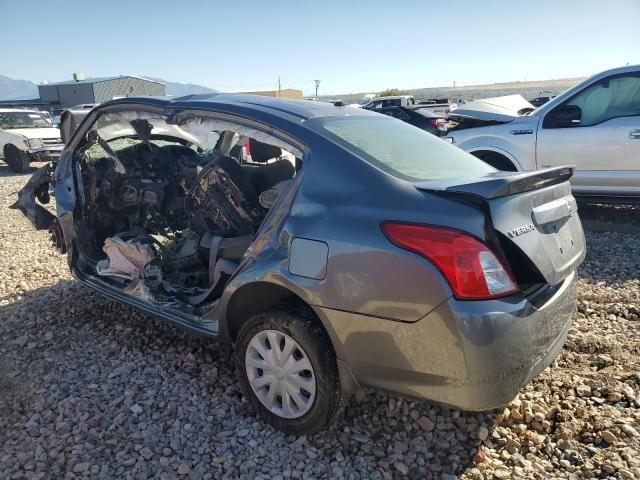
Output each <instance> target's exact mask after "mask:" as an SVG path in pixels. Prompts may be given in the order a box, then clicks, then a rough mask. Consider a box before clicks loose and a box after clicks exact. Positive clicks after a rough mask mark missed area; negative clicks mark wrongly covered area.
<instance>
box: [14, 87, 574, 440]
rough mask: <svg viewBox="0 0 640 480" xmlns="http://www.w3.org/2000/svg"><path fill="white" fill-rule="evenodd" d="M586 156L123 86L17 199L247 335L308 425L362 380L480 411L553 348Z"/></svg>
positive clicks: (279, 403) (350, 115) (385, 120)
mask: <svg viewBox="0 0 640 480" xmlns="http://www.w3.org/2000/svg"><path fill="white" fill-rule="evenodd" d="M572 173H573V169H572V168H571V167H560V168H554V169H548V170H543V171H537V172H530V173H511V172H498V171H496V170H495V169H494V168H492V167H490V166H489V165H487V164H485V163H484V162H482V161H481V160H478V159H477V158H475V157H473V156H471V155H469V154H467V153H465V152H463V151H461V150H459V149H457V148H455V147H453V146H451V145H448V144H447V143H445V142H443V141H442V140H440V139H438V138H436V137H434V136H433V135H430V134H428V133H426V132H423V131H422V130H419V129H417V128H415V127H413V126H411V125H408V124H406V123H404V122H401V121H398V120H396V119H393V118H390V117H387V116H384V115H379V114H376V113H373V112H369V111H367V110H356V109H349V108H345V107H336V106H333V105H325V104H321V103H318V102H305V101H291V100H281V99H274V98H263V97H256V96H243V95H226V94H218V95H205V96H190V97H183V98H180V99H175V100H167V99H152V98H127V99H121V100H114V101H112V102H108V103H105V104H103V105H100V106H98V107H96V108H94V109H93V110H92V111H91V112H89V113H88V114H87V116H86V118H85V119H84V120H83V121H82V123H81V124H80V125H79V127H78V128H77V129H76V131H75V133H74V134H73V136H72V137H71V139H70V141H69V142H68V144H67V147H66V148H65V150H64V151H63V153H62V156H61V157H60V160H59V161H58V162H57V164H56V165H50V166H47V167H45V168H43V169H41V170H39V171H37V172H36V173H35V174H34V176H33V177H32V178H31V180H30V181H29V182H28V183H27V185H26V186H25V187H24V188H23V189H22V190H21V192H20V194H19V199H18V201H17V202H16V203H15V205H14V208H19V209H20V210H22V212H24V213H25V214H26V215H27V216H28V217H29V218H30V219H31V220H32V221H33V223H34V224H35V225H36V226H37V228H40V229H46V228H48V229H50V231H51V233H52V238H53V240H54V243H55V245H56V247H57V249H58V250H59V251H60V252H61V253H66V254H67V256H68V261H69V266H70V268H71V271H72V272H73V274H74V276H75V277H76V278H77V279H78V280H79V281H81V282H82V283H84V284H86V285H88V286H90V287H91V288H94V289H95V290H97V291H98V292H100V293H102V294H104V295H106V296H108V297H111V298H113V299H114V300H116V301H118V302H122V303H126V304H128V305H132V306H134V307H136V308H139V309H141V310H143V311H145V312H148V313H149V314H152V315H155V316H157V317H160V318H163V319H166V320H169V321H171V322H174V323H176V324H179V325H181V326H183V327H186V328H189V329H191V330H194V331H196V332H200V333H204V334H207V335H210V336H212V337H220V338H221V339H223V340H225V341H228V342H230V343H232V344H233V345H234V351H235V353H234V357H235V363H236V365H237V372H238V376H239V381H240V385H241V386H242V389H243V391H244V394H245V396H246V397H247V398H248V399H249V400H250V402H251V404H252V405H253V407H254V408H255V409H256V411H257V412H258V413H259V414H260V415H261V416H262V418H264V419H265V420H266V421H267V422H269V423H270V424H272V425H273V426H275V427H276V428H279V429H281V430H283V431H285V432H288V433H293V434H301V433H310V432H314V431H317V430H319V429H322V428H325V427H326V425H327V424H328V423H330V422H331V421H332V420H333V419H334V418H335V417H336V416H337V415H338V413H339V412H340V410H341V408H342V406H343V404H344V401H345V399H346V398H348V396H349V394H351V393H353V392H354V391H356V390H357V389H359V388H362V387H365V386H370V387H377V388H382V389H387V390H392V391H395V392H399V393H401V394H404V395H408V396H412V397H416V398H422V399H429V400H434V401H437V402H441V403H444V404H447V405H451V406H455V407H459V408H462V409H470V410H485V409H490V408H493V407H496V406H499V405H502V404H505V403H507V402H509V401H510V400H512V399H513V397H514V396H515V395H516V394H517V393H518V390H519V389H520V388H521V387H522V386H523V385H525V384H526V383H527V382H528V381H529V380H530V379H531V378H533V377H534V376H535V375H536V374H537V373H539V372H540V371H541V370H542V369H544V368H545V367H546V366H547V365H549V364H550V363H551V361H552V360H553V358H554V357H555V356H556V355H557V353H558V352H559V350H560V349H561V347H562V345H563V343H564V340H565V338H566V335H567V331H568V329H569V325H570V321H571V315H572V312H573V309H574V304H575V296H576V268H577V266H578V265H579V263H580V262H581V261H582V259H583V258H584V255H585V239H584V235H583V232H582V226H581V223H580V219H579V217H578V214H577V210H576V203H575V200H574V199H573V197H572V196H571V191H570V187H569V178H570V177H571V175H572ZM50 195H54V196H55V202H56V215H53V214H51V213H50V212H49V210H47V209H46V208H44V207H43V206H42V204H46V203H48V202H49V201H50Z"/></svg>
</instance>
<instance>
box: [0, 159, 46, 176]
mask: <svg viewBox="0 0 640 480" xmlns="http://www.w3.org/2000/svg"><path fill="white" fill-rule="evenodd" d="M46 164H47V162H37V163H32V164H31V166H30V167H29V169H28V170H26V171H24V172H21V173H16V172H14V171H13V170H11V169H10V168H9V165H7V164H6V163H4V160H0V178H2V177H19V176H22V175H31V174H32V173H33V172H35V171H36V170H37V169H38V168H40V167H44V166H45V165H46Z"/></svg>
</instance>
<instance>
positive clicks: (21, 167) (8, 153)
mask: <svg viewBox="0 0 640 480" xmlns="http://www.w3.org/2000/svg"><path fill="white" fill-rule="evenodd" d="M4 160H5V162H7V165H9V168H10V169H11V171H13V172H16V173H23V172H26V171H27V170H28V169H29V164H30V160H29V155H27V154H26V153H25V152H23V151H22V150H20V149H19V148H18V147H16V146H15V145H7V146H6V147H5V148H4Z"/></svg>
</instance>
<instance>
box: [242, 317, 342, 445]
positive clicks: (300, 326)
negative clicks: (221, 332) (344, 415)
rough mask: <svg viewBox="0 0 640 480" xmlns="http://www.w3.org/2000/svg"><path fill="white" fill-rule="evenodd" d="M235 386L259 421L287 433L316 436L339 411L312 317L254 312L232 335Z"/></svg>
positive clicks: (332, 374)
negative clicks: (262, 420) (234, 345)
mask: <svg viewBox="0 0 640 480" xmlns="http://www.w3.org/2000/svg"><path fill="white" fill-rule="evenodd" d="M235 362H236V370H237V374H238V376H239V378H240V385H241V387H242V390H243V393H244V395H245V396H246V397H247V398H248V399H249V401H250V403H251V405H252V406H253V408H254V409H255V410H256V411H257V412H258V414H259V415H260V417H262V419H264V420H265V421H266V422H267V423H269V424H271V425H272V426H273V427H275V428H277V429H278V430H282V431H283V432H285V433H287V434H293V435H302V434H309V433H313V432H317V431H318V430H321V429H323V428H325V427H326V426H327V425H329V424H330V423H331V421H332V420H333V419H334V418H335V416H336V415H337V413H338V412H339V410H340V406H341V404H342V391H341V389H340V381H339V377H338V367H337V364H336V358H335V355H334V353H333V348H332V347H331V344H330V343H329V339H328V338H327V335H326V334H325V332H324V331H323V330H322V329H321V328H320V327H319V326H318V325H317V324H316V323H315V321H314V320H313V319H310V318H305V316H304V314H300V313H299V312H293V311H292V312H289V311H286V310H281V309H276V310H269V311H267V312H264V313H259V314H257V315H255V316H254V317H252V318H251V319H250V320H249V321H247V322H246V323H245V324H244V325H243V326H242V328H241V329H240V332H239V334H238V339H237V342H236V350H235Z"/></svg>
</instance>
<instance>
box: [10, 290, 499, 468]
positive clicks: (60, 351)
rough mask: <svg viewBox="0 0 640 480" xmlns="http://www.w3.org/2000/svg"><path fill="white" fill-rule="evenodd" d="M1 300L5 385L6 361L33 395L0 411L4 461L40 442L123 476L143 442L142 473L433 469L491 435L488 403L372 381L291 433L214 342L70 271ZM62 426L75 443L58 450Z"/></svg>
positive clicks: (453, 463) (459, 458)
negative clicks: (323, 427)
mask: <svg viewBox="0 0 640 480" xmlns="http://www.w3.org/2000/svg"><path fill="white" fill-rule="evenodd" d="M0 300H2V299H0ZM10 301H11V302H12V303H10V304H9V305H5V306H2V307H0V339H2V346H1V347H0V352H1V353H2V359H3V364H2V365H0V368H1V369H2V370H0V382H4V383H3V384H2V385H0V387H4V386H5V384H6V382H7V381H8V377H7V375H6V374H3V373H2V372H8V371H10V372H12V374H11V378H12V379H14V380H15V379H16V378H20V380H21V382H23V383H24V385H28V386H29V387H28V388H29V389H30V390H29V391H34V392H40V393H39V394H34V395H32V396H31V400H30V401H28V402H27V401H23V402H21V407H20V408H16V405H15V402H13V404H12V405H13V407H12V408H5V409H4V410H3V411H0V416H1V417H2V418H1V419H0V422H2V423H0V424H4V425H12V427H8V428H7V429H6V432H5V433H6V436H7V439H6V440H5V441H4V442H3V446H1V447H0V458H2V457H3V455H7V454H15V452H17V451H22V452H24V451H30V452H31V451H35V450H34V449H35V448H36V447H38V446H40V447H42V448H44V443H45V439H46V442H49V444H58V443H60V444H61V445H62V446H61V447H60V448H62V450H61V451H58V450H56V452H55V453H56V454H57V455H58V456H57V457H56V458H53V457H52V458H48V459H47V460H46V463H47V464H48V465H49V468H50V469H51V471H57V472H59V473H64V472H66V471H69V470H71V469H73V468H74V466H75V465H77V464H78V463H79V462H81V461H87V462H92V463H98V462H102V463H103V464H107V465H109V467H108V477H109V478H114V477H115V478H121V476H122V475H123V474H124V472H125V471H126V472H129V471H130V470H131V469H132V468H133V469H135V468H138V463H137V462H138V460H128V459H129V458H130V457H135V458H136V459H138V458H139V457H140V455H139V454H138V453H136V452H137V451H139V450H140V449H142V448H148V449H149V450H150V452H149V451H146V450H145V455H146V456H148V457H149V459H147V460H148V462H147V463H149V462H150V465H147V466H146V467H145V468H146V469H147V470H146V473H147V474H148V475H150V476H158V475H160V473H162V472H168V475H169V476H171V475H173V474H175V472H177V469H178V467H179V466H180V465H181V464H182V463H185V464H187V465H188V466H189V468H191V469H192V471H196V470H198V469H200V470H203V471H205V472H212V473H213V474H214V475H213V476H214V477H217V476H220V475H223V474H224V475H226V476H229V477H236V476H239V475H240V474H241V473H242V472H243V470H242V468H244V467H241V466H239V465H240V464H241V463H243V462H244V461H252V462H255V464H257V465H261V464H262V465H263V467H262V468H266V467H264V465H271V468H270V472H272V474H275V473H279V472H286V471H289V472H292V471H295V470H301V471H303V472H304V471H306V472H308V475H309V476H311V477H318V476H320V477H323V476H327V477H335V476H339V477H340V476H343V475H344V476H349V475H350V474H355V475H357V476H364V477H368V478H383V476H384V475H383V472H384V473H385V474H388V473H391V475H392V476H396V477H398V476H403V475H408V476H409V477H411V478H431V477H432V476H434V477H439V476H441V475H442V474H445V473H446V474H457V475H459V474H461V473H462V472H464V471H467V470H468V469H469V468H471V466H472V465H473V456H474V454H475V453H476V452H477V448H478V446H479V444H480V443H481V440H480V439H479V437H481V438H487V436H490V435H491V428H490V426H491V425H492V420H493V416H494V413H495V412H485V413H468V412H460V411H458V410H454V409H449V408H446V407H442V406H439V405H435V404H431V403H428V402H414V401H412V400H408V399H404V398H400V397H398V396H395V395H388V394H386V393H382V392H375V393H370V394H368V395H366V396H364V397H359V398H357V399H356V398H353V399H352V400H351V401H350V403H348V405H347V406H346V408H345V411H344V413H343V415H342V416H341V417H340V418H339V419H338V420H337V421H336V423H335V424H334V425H332V426H331V428H330V429H329V430H327V431H324V432H321V433H318V434H315V435H313V436H309V437H308V438H307V437H300V438H295V437H287V436H286V435H284V434H282V433H280V432H277V431H275V430H273V429H271V428H270V427H268V426H266V425H265V424H264V423H262V422H260V421H259V420H258V419H256V418H255V416H254V413H253V412H252V410H251V408H250V407H249V404H248V403H247V402H246V401H244V400H243V398H242V396H241V393H240V388H239V386H238V384H237V381H236V380H235V371H234V367H233V363H232V358H231V355H230V350H229V348H228V347H227V346H225V345H221V344H220V343H219V342H216V341H214V340H212V339H210V338H207V337H202V336H197V335H194V334H191V333H188V332H185V331H183V330H181V329H179V328H177V327H174V326H173V325H170V324H168V323H166V322H164V321H161V320H157V319H155V318H153V317H151V316H148V315H146V314H143V313H141V312H138V311H136V310H134V309H133V308H131V307H128V306H124V305H121V304H118V303H115V302H113V301H111V300H109V299H107V298H105V297H103V296H101V295H99V294H97V293H95V292H93V291H91V290H90V289H88V288H86V287H84V286H82V285H80V284H79V283H78V282H76V281H71V280H69V281H60V282H58V283H56V284H54V285H52V286H49V287H44V288H40V289H37V290H33V291H28V292H25V293H20V294H19V298H15V297H12V298H11V299H10ZM3 375H4V376H3ZM12 381H13V380H12ZM11 388H16V387H10V389H11ZM25 388H26V387H25ZM18 390H19V388H18ZM21 391H24V392H26V391H27V390H21ZM19 403H20V402H19ZM70 434H71V435H72V436H73V439H74V440H73V442H75V443H76V445H75V446H74V444H73V443H71V444H69V445H68V446H67V448H66V449H65V442H67V443H68V442H69V441H70V440H69V438H70V437H69V435H70ZM26 447H28V448H26ZM203 451H204V452H205V453H202V452H203ZM116 452H117V460H113V459H112V458H111V457H113V455H114V454H115V453H116ZM29 455H31V454H28V455H27V456H28V457H29ZM45 456H46V455H45ZM161 457H162V458H164V459H165V460H163V462H162V463H159V459H160V458H161ZM154 460H155V461H154ZM239 460H242V462H239ZM105 462H106V463H105ZM109 462H111V463H109ZM142 462H143V463H144V462H145V460H144V459H143V460H142ZM1 463H2V462H0V474H1V473H2V472H3V469H2V467H3V466H2V465H1ZM127 465H128V467H127ZM105 468H107V467H105ZM123 468H124V470H123ZM140 468H142V467H140ZM372 468H373V470H372ZM259 471H260V470H256V472H259ZM387 472H388V473H387ZM263 473H264V472H263ZM0 476H1V475H0Z"/></svg>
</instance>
